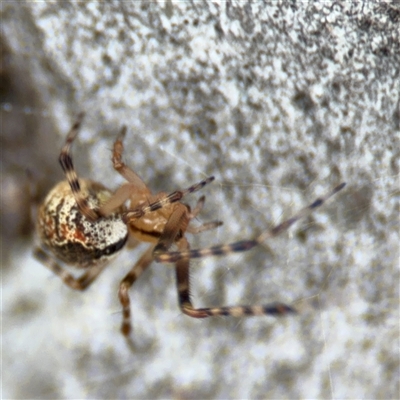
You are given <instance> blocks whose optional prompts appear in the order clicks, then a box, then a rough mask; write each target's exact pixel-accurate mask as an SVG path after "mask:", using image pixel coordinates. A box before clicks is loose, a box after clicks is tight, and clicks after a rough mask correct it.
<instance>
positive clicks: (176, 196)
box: [122, 176, 215, 224]
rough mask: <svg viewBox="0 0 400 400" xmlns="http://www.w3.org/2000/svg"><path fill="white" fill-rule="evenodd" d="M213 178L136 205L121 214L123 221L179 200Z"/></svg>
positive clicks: (139, 216) (127, 221) (136, 217)
mask: <svg viewBox="0 0 400 400" xmlns="http://www.w3.org/2000/svg"><path fill="white" fill-rule="evenodd" d="M214 179H215V178H214V177H213V176H210V177H208V178H206V179H203V180H202V181H200V182H198V183H195V184H194V185H192V186H190V187H188V188H187V189H184V190H177V191H175V192H172V193H170V194H167V195H165V196H164V197H162V198H161V199H159V200H157V201H156V202H154V203H151V204H149V205H148V206H145V207H138V208H135V209H133V210H128V211H126V212H125V213H123V214H122V219H123V221H124V222H125V223H126V224H128V223H129V221H130V220H132V219H138V218H141V217H143V216H144V215H146V214H148V213H151V212H153V211H156V210H158V209H160V208H162V207H164V206H165V205H167V204H171V203H175V202H177V201H180V200H181V199H182V198H183V197H184V196H186V195H188V194H189V193H193V192H197V191H198V190H200V189H202V188H203V187H204V186H205V185H207V184H208V183H210V182H212V181H213V180H214Z"/></svg>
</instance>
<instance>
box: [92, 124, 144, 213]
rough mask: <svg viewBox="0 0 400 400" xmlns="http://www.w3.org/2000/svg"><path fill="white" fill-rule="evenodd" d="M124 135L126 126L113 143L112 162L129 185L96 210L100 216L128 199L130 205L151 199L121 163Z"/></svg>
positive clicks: (138, 180) (137, 179) (142, 185)
mask: <svg viewBox="0 0 400 400" xmlns="http://www.w3.org/2000/svg"><path fill="white" fill-rule="evenodd" d="M125 135H126V126H123V127H122V129H121V132H120V134H119V135H118V137H117V139H116V140H115V142H114V147H113V155H112V162H113V167H114V169H115V170H116V171H117V172H118V173H119V174H120V175H122V176H123V177H124V178H125V179H126V180H127V181H128V182H129V183H126V184H124V185H121V186H120V187H119V188H118V189H117V190H116V191H115V193H114V195H113V196H112V197H111V199H109V200H108V201H107V202H106V203H105V204H103V205H102V206H101V207H100V209H99V210H98V212H99V214H100V215H102V216H108V215H110V214H111V213H112V212H113V211H115V210H116V209H117V208H118V207H120V206H122V205H123V204H124V203H125V202H126V201H127V200H128V199H130V201H131V203H133V204H137V203H139V204H140V203H141V202H143V200H144V199H147V198H151V192H150V190H149V189H148V188H147V186H146V184H145V183H144V182H143V180H142V179H141V178H140V176H139V175H137V174H136V173H135V172H134V171H132V170H131V169H130V168H129V167H127V166H126V164H125V163H124V162H123V161H122V153H123V151H124V145H123V139H124V137H125Z"/></svg>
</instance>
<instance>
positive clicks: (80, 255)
mask: <svg viewBox="0 0 400 400" xmlns="http://www.w3.org/2000/svg"><path fill="white" fill-rule="evenodd" d="M82 118H83V114H80V115H79V117H78V119H77V121H76V122H75V123H74V125H73V126H72V128H71V130H70V132H69V133H68V136H67V138H66V142H65V144H64V146H63V148H62V149H61V153H60V157H59V161H60V164H61V166H62V168H63V170H64V173H65V177H66V180H65V181H62V182H60V183H58V184H57V185H56V186H55V187H54V188H53V189H52V190H51V191H50V193H49V194H48V195H47V197H46V199H45V200H44V202H43V203H42V205H41V206H40V208H39V211H38V219H37V232H38V236H39V238H40V241H41V243H40V246H39V247H37V248H36V249H35V250H34V255H35V257H36V258H37V259H38V260H39V261H40V262H41V263H43V264H44V265H45V266H47V267H48V268H49V269H50V270H51V271H53V272H54V273H55V274H56V275H58V276H59V277H60V278H61V280H62V281H63V282H64V283H65V284H66V285H68V286H69V287H71V288H72V289H75V290H84V289H86V288H87V287H88V286H89V285H90V284H91V283H92V282H93V281H94V280H95V279H96V278H97V276H98V275H99V274H100V272H101V271H102V270H103V269H104V268H105V267H106V266H107V264H108V263H109V262H110V260H111V259H112V258H113V257H114V256H115V255H116V254H117V253H118V252H119V251H120V250H121V249H122V248H123V247H124V246H125V245H126V243H127V242H129V244H130V245H131V246H134V245H135V244H137V243H138V242H149V243H151V245H150V247H149V248H148V250H146V251H145V253H144V254H143V255H142V256H141V257H140V259H139V260H138V261H137V262H136V264H135V265H134V266H133V268H132V269H131V270H130V271H129V272H128V274H127V275H126V276H125V278H124V279H123V280H122V281H121V284H120V287H119V293H118V296H119V300H120V302H121V305H122V313H123V319H122V325H121V332H122V334H123V335H124V336H125V337H127V338H128V337H129V335H130V332H131V315H130V314H131V307H130V300H129V295H128V291H129V289H130V287H131V286H132V285H133V283H134V282H135V281H136V279H138V278H139V276H140V275H141V274H142V273H143V271H144V270H145V269H146V268H147V267H148V266H149V265H150V264H151V262H152V261H158V262H161V263H175V266H176V279H177V287H178V299H179V305H180V308H181V310H182V312H183V313H184V314H187V315H189V316H190V317H194V318H205V317H210V316H214V315H230V316H233V317H241V316H245V315H247V316H249V315H265V314H271V315H284V314H287V313H294V312H296V311H295V309H294V308H293V307H291V306H289V305H286V304H282V303H272V304H267V305H260V306H233V307H212V308H194V307H193V305H192V302H191V300H190V286H189V261H190V259H191V258H200V257H207V256H220V255H225V254H229V253H233V252H242V251H247V250H250V249H251V248H253V247H255V246H257V245H259V244H261V243H262V242H264V241H265V240H266V239H269V238H271V237H274V236H277V235H279V234H281V233H282V232H284V231H286V230H287V229H288V228H289V227H290V226H292V225H293V224H294V223H295V222H296V221H298V220H299V219H300V218H302V217H305V216H307V215H308V214H310V213H311V212H312V211H313V210H314V209H316V208H317V207H319V206H321V205H322V204H324V203H325V201H326V200H327V199H329V198H330V197H331V196H333V195H334V194H336V193H337V192H339V191H340V190H341V189H343V187H344V186H345V183H341V184H340V185H338V186H336V187H335V188H334V189H333V190H332V191H331V192H330V193H328V194H327V195H325V196H323V197H320V198H318V199H316V200H315V201H314V202H313V203H312V204H310V205H309V206H307V207H305V208H303V209H302V210H301V211H299V212H298V213H297V214H295V215H294V216H293V217H291V218H289V219H288V220H286V221H283V222H281V223H280V224H279V225H276V226H275V227H273V228H271V229H268V230H266V231H265V232H263V233H261V234H260V235H259V236H258V237H256V238H255V239H252V240H242V241H239V242H235V243H231V244H224V245H218V246H213V247H209V248H204V249H198V250H190V247H189V243H188V240H187V239H186V233H192V234H197V233H200V232H203V231H205V230H209V229H213V228H215V227H217V226H220V225H221V224H222V222H219V221H212V222H208V223H205V224H203V225H201V226H198V227H194V226H192V225H191V221H192V220H193V219H194V218H195V217H196V216H197V215H198V214H199V213H200V211H201V209H202V208H203V206H204V202H205V197H204V196H202V197H201V198H200V199H199V200H198V202H197V205H196V206H195V208H194V209H193V210H191V208H190V207H189V206H188V205H186V204H184V203H182V202H181V200H182V198H183V197H184V196H186V195H187V194H189V193H193V192H196V191H197V190H200V189H202V188H203V187H204V186H205V185H206V184H208V183H210V182H212V181H213V180H214V177H213V176H211V177H209V178H207V179H204V180H203V181H201V182H199V183H197V184H195V185H192V186H190V187H189V188H187V189H185V190H181V191H175V192H173V193H170V194H166V193H162V192H161V193H158V194H152V193H151V191H150V190H149V189H148V187H147V186H146V185H145V183H144V182H143V181H142V179H141V178H140V177H139V176H138V175H137V174H136V173H135V172H133V171H132V170H131V169H130V168H128V167H127V166H126V165H125V164H124V163H123V162H122V152H123V144H122V140H123V138H124V136H125V133H126V128H125V127H124V128H123V129H122V131H121V133H120V135H119V137H118V138H117V139H116V141H115V142H114V148H113V156H112V162H113V166H114V169H115V170H116V171H117V172H119V173H120V174H121V175H122V176H123V177H124V178H125V179H126V181H127V183H125V184H123V185H122V186H121V187H119V188H118V189H117V190H116V191H115V192H111V191H110V190H108V189H106V188H105V187H104V186H103V185H102V184H100V183H97V182H94V181H91V180H89V179H83V178H79V179H78V177H77V175H76V172H75V170H74V166H73V163H72V158H71V155H70V147H71V144H72V142H73V141H74V140H75V137H76V135H77V133H78V130H79V127H80V125H81V122H82ZM127 200H129V201H130V203H129V207H128V208H127V207H126V206H125V203H126V201H127ZM172 245H175V246H176V247H177V251H173V252H171V251H169V250H170V248H171V246H172ZM60 262H62V263H65V264H67V265H71V266H74V267H77V268H81V269H82V270H84V272H83V274H82V275H81V276H80V277H79V278H75V277H74V276H73V275H71V274H70V273H69V272H67V271H66V270H65V269H64V268H63V267H62V266H61V265H60Z"/></svg>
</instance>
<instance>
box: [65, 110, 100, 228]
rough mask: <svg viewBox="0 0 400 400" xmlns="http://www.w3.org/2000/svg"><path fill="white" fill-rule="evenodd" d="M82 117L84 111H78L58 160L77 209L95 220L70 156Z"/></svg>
mask: <svg viewBox="0 0 400 400" xmlns="http://www.w3.org/2000/svg"><path fill="white" fill-rule="evenodd" d="M83 117H84V113H80V114H79V115H78V118H77V120H76V121H75V123H74V124H73V125H72V127H71V130H70V131H69V133H68V135H67V139H66V140H65V144H64V146H63V148H62V149H61V153H60V156H59V158H58V160H59V162H60V164H61V167H62V169H63V170H64V173H65V177H66V179H67V181H68V183H69V186H70V187H71V191H72V193H73V195H74V197H75V200H76V204H77V205H78V207H79V210H80V211H81V213H82V214H83V215H84V216H85V217H86V218H87V219H89V220H91V221H95V220H96V219H97V218H98V217H99V216H98V214H97V213H96V212H95V211H94V210H92V209H91V208H90V207H89V206H88V203H87V201H86V199H85V197H84V196H83V193H82V191H81V186H80V184H79V179H78V176H77V174H76V172H75V169H74V164H73V162H72V157H71V155H70V149H71V145H72V143H73V141H74V140H75V138H76V135H77V134H78V131H79V128H80V126H81V123H82V120H83Z"/></svg>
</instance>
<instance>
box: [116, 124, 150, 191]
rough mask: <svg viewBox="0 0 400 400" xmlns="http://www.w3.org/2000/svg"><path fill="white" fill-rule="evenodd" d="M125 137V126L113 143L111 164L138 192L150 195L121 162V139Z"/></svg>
mask: <svg viewBox="0 0 400 400" xmlns="http://www.w3.org/2000/svg"><path fill="white" fill-rule="evenodd" d="M125 135H126V126H123V127H122V129H121V132H120V134H119V135H118V137H117V139H116V140H115V142H114V148H113V155H112V162H113V167H114V169H115V170H116V171H117V172H118V173H119V174H121V175H122V176H123V177H124V178H125V179H126V180H127V181H128V182H130V183H132V184H133V185H134V186H135V188H137V189H138V190H142V191H146V192H148V193H149V194H150V191H149V190H148V189H147V186H146V184H145V183H144V182H143V180H142V178H140V176H139V175H138V174H137V173H136V172H134V171H132V170H131V169H130V168H129V167H127V166H126V164H125V163H124V162H123V161H122V153H123V151H124V145H123V139H124V137H125Z"/></svg>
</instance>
